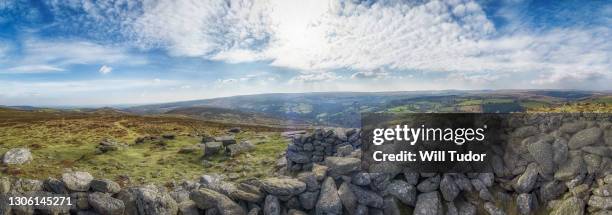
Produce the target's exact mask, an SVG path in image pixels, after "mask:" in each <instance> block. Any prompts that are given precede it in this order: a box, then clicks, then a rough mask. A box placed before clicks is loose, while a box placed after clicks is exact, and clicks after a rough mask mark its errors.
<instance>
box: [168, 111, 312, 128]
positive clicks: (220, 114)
mask: <svg viewBox="0 0 612 215" xmlns="http://www.w3.org/2000/svg"><path fill="white" fill-rule="evenodd" d="M164 114H166V115H181V116H188V117H191V118H195V119H201V120H206V121H214V122H222V123H240V124H250V125H268V126H283V127H284V126H300V125H304V126H305V125H306V123H305V122H303V121H295V120H288V119H283V118H278V117H275V116H271V115H267V114H264V113H255V112H245V111H240V110H232V109H227V108H218V107H207V106H197V107H183V108H175V109H172V110H170V111H167V112H165V113H164Z"/></svg>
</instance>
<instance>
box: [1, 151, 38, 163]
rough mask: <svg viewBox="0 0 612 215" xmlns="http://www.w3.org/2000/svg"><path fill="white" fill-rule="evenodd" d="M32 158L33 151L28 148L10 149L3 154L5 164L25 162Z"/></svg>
mask: <svg viewBox="0 0 612 215" xmlns="http://www.w3.org/2000/svg"><path fill="white" fill-rule="evenodd" d="M31 160H32V153H31V152H30V150H29V149H26V148H15V149H11V150H8V151H7V152H6V153H4V156H2V163H4V164H24V163H27V162H30V161H31Z"/></svg>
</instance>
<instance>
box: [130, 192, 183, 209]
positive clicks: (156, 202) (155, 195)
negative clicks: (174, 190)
mask: <svg viewBox="0 0 612 215" xmlns="http://www.w3.org/2000/svg"><path fill="white" fill-rule="evenodd" d="M134 194H135V198H136V199H135V203H136V207H137V208H138V213H140V214H176V213H177V212H178V204H177V203H176V202H175V201H174V199H172V197H171V196H170V195H169V194H168V193H166V192H164V191H163V190H160V189H158V188H157V187H155V186H145V187H139V188H137V189H135V193H134Z"/></svg>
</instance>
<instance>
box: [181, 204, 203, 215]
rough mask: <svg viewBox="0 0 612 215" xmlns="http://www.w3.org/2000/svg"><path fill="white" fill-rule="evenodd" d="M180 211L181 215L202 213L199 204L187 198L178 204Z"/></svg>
mask: <svg viewBox="0 0 612 215" xmlns="http://www.w3.org/2000/svg"><path fill="white" fill-rule="evenodd" d="M178 211H179V214H181V215H200V212H199V211H198V206H197V205H196V203H195V202H194V201H191V200H187V201H183V202H181V203H179V204H178Z"/></svg>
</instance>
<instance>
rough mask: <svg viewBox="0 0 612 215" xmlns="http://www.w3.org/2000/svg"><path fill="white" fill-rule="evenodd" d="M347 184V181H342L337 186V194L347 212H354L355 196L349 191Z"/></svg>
mask: <svg viewBox="0 0 612 215" xmlns="http://www.w3.org/2000/svg"><path fill="white" fill-rule="evenodd" d="M349 184H350V183H348V182H344V183H342V185H340V188H338V196H339V197H340V201H342V205H344V208H346V210H347V211H348V212H349V214H355V209H356V208H357V205H358V204H357V197H355V194H354V193H353V191H351V188H350V186H349Z"/></svg>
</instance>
